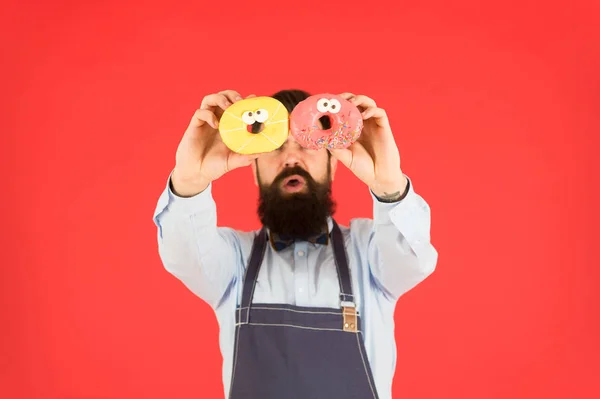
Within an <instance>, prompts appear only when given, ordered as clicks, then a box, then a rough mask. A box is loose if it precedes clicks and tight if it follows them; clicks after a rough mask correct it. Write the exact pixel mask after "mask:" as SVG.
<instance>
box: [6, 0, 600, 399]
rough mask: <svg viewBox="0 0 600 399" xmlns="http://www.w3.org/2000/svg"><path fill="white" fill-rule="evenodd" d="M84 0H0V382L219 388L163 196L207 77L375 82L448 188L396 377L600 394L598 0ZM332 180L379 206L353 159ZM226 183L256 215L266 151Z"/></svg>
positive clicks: (16, 392)
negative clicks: (257, 175)
mask: <svg viewBox="0 0 600 399" xmlns="http://www.w3.org/2000/svg"><path fill="white" fill-rule="evenodd" d="M87 3H88V2H67V1H58V2H56V1H55V2H50V1H48V2H42V1H37V2H34V1H27V2H23V1H9V2H3V3H2V12H0V22H1V24H0V26H1V29H2V35H1V37H2V38H1V39H0V40H2V52H3V56H2V58H3V60H2V62H1V64H0V68H1V69H2V76H3V79H2V80H3V82H2V87H3V89H2V95H1V96H0V105H1V108H0V122H1V125H0V132H1V140H2V141H1V143H0V164H1V166H2V167H1V168H0V177H1V180H2V186H3V189H2V193H3V194H2V196H1V202H0V205H1V207H0V209H1V210H2V215H1V222H0V223H1V228H0V242H1V246H2V257H1V259H2V268H1V270H2V276H1V280H0V281H1V283H0V284H1V286H0V288H1V289H0V299H1V304H2V314H1V316H2V319H1V320H2V322H1V324H2V328H1V333H0V334H1V336H0V338H1V340H0V350H1V353H2V354H1V355H0V378H1V381H0V396H1V397H3V398H36V399H37V398H40V399H42V398H43V399H52V398H129V399H131V398H144V399H150V398H167V397H169V398H195V397H203V398H208V397H210V398H213V397H221V395H222V388H221V369H220V367H221V359H220V354H219V351H218V342H217V332H218V331H217V323H216V320H215V318H214V317H213V314H212V312H211V310H210V309H209V308H208V306H207V305H205V304H204V303H203V302H201V301H200V300H199V299H197V298H195V297H194V296H193V295H192V294H191V293H189V292H188V291H187V290H186V289H185V288H184V287H183V285H181V284H180V283H179V282H178V281H176V280H175V279H174V278H173V277H171V276H170V275H168V274H167V273H166V272H165V271H164V270H163V268H162V265H161V263H160V260H159V257H158V253H157V248H156V236H155V234H156V232H155V228H154V225H153V223H152V214H153V211H154V207H155V204H156V200H157V199H158V196H159V194H160V192H161V190H162V189H163V187H164V184H165V181H166V178H167V175H168V173H169V172H170V169H171V167H172V166H173V162H174V156H175V149H176V146H177V143H178V140H179V139H180V137H181V134H182V133H183V130H184V128H185V127H186V125H187V123H188V122H189V119H190V117H191V116H192V114H193V112H194V109H195V108H196V107H197V106H198V105H199V103H200V101H201V99H202V97H203V96H204V95H205V94H208V93H211V92H214V91H218V90H222V89H230V88H232V89H236V90H238V91H240V92H242V93H243V94H244V95H247V94H251V93H254V94H259V95H260V94H270V93H272V92H274V91H276V90H279V89H282V88H290V87H298V88H303V89H307V90H310V91H312V92H319V91H333V92H338V93H339V92H343V91H353V92H355V93H362V94H366V95H368V96H370V97H372V98H374V99H375V100H376V101H377V102H378V104H379V105H380V106H382V107H383V108H385V109H386V110H387V111H388V114H389V116H390V118H391V124H392V127H393V129H394V134H395V136H396V138H397V142H398V145H399V147H400V150H401V155H402V165H403V168H404V170H405V172H406V173H407V174H408V175H409V176H411V177H412V179H413V180H414V184H415V188H416V190H417V191H418V192H419V193H420V194H421V195H423V196H424V198H425V199H426V200H427V201H428V202H429V204H430V205H431V209H432V240H433V242H434V244H435V246H436V248H437V249H438V251H439V254H440V257H439V263H438V268H437V271H436V272H435V273H434V274H433V275H432V276H431V277H430V278H429V279H427V280H426V281H425V282H424V283H422V284H421V285H419V286H418V287H417V288H415V289H414V290H413V291H411V292H409V293H408V294H407V295H406V296H405V297H403V298H402V299H401V300H400V302H399V304H398V308H397V313H396V322H397V332H396V337H397V339H398V367H397V371H396V378H395V380H394V393H395V396H396V397H398V398H460V399H467V398H509V397H510V398H534V397H536V398H537V397H540V398H542V397H543V398H547V399H550V398H561V399H564V398H592V397H600V389H599V385H600V382H598V381H599V380H598V373H599V372H600V367H599V360H598V358H599V355H600V311H599V307H600V306H599V305H600V294H599V288H600V287H599V277H600V273H599V271H598V260H597V252H595V251H593V250H592V248H597V246H598V239H599V238H600V236H599V234H598V230H597V227H596V226H597V225H598V221H599V220H598V219H599V218H598V210H597V204H598V201H599V200H600V196H599V190H598V182H599V181H600V179H598V164H597V162H596V161H597V154H596V152H597V150H598V148H599V147H600V146H599V145H598V144H599V143H598V141H599V140H598V135H599V133H600V112H599V110H600V79H599V76H600V55H599V54H600V51H599V48H600V44H599V40H598V37H600V31H599V28H598V20H599V15H600V13H599V6H598V4H599V3H598V2H597V1H595V0H591V1H587V2H583V1H561V3H563V4H558V3H557V2H554V3H553V4H554V5H543V6H538V5H537V4H543V2H535V1H531V0H526V1H522V0H520V1H505V2H500V3H498V5H490V3H489V2H480V1H474V0H473V1H465V0H458V1H457V0H455V1H448V2H442V1H431V0H430V1H417V2H404V1H402V2H390V3H389V4H386V5H384V4H379V2H374V1H367V2H363V3H357V4H356V5H350V3H349V2H340V3H339V4H336V3H335V2H326V3H323V4H322V5H321V6H318V7H317V6H314V5H312V4H311V2H309V1H305V2H301V3H298V5H297V6H295V5H293V3H294V2H292V1H280V2H275V1H268V2H254V3H248V4H242V2H240V3H239V4H235V3H232V2H214V3H211V4H207V2H203V1H188V2H185V3H187V4H184V3H183V2H175V1H171V2H164V4H158V3H156V2H154V3H152V2H148V1H146V2H139V3H135V4H134V3H133V2H124V1H108V2H107V1H105V2H104V4H103V5H100V2H97V3H98V5H88V4H87ZM89 3H91V2H89ZM342 3H344V4H342ZM301 6H302V7H305V8H299V7H301ZM296 7H298V8H296ZM334 191H335V196H336V199H337V200H338V202H339V213H338V215H337V219H338V221H340V222H341V223H344V224H346V223H347V222H348V220H349V219H350V218H352V217H365V216H368V217H370V216H371V202H370V197H369V195H368V192H367V189H366V188H365V187H363V186H362V185H361V183H360V182H359V181H358V180H357V179H356V178H354V177H353V176H351V175H350V174H349V173H348V172H347V170H346V169H345V168H344V167H341V168H340V170H339V174H338V176H337V179H336V181H335V185H334ZM214 193H215V197H216V200H217V201H218V205H219V222H220V223H221V224H223V225H230V226H234V227H236V228H240V229H251V228H256V227H257V226H258V222H257V219H256V216H255V213H254V212H255V206H256V202H255V199H256V190H255V187H254V185H253V182H252V179H251V175H250V169H249V168H248V169H242V170H238V171H235V172H233V173H231V174H229V175H227V176H226V177H224V178H223V179H222V180H220V181H218V182H217V183H216V184H215V187H214Z"/></svg>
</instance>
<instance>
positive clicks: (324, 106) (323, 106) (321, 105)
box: [317, 98, 330, 112]
mask: <svg viewBox="0 0 600 399" xmlns="http://www.w3.org/2000/svg"><path fill="white" fill-rule="evenodd" d="M329 103H330V101H329V100H328V99H326V98H321V99H320V100H319V101H317V109H318V110H319V112H327V111H329Z"/></svg>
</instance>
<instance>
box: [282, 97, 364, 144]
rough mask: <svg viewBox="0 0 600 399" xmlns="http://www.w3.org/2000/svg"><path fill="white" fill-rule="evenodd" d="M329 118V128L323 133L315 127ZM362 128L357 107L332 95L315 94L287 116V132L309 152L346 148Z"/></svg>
mask: <svg viewBox="0 0 600 399" xmlns="http://www.w3.org/2000/svg"><path fill="white" fill-rule="evenodd" d="M323 116H325V117H329V120H330V121H331V128H330V129H327V130H322V129H320V128H319V125H318V124H317V122H318V120H319V119H320V118H321V117H323ZM362 128H363V119H362V115H361V114H360V111H359V110H358V108H357V107H356V106H355V105H354V104H352V103H351V102H350V101H347V100H346V99H344V98H343V97H340V96H338V95H335V94H328V93H324V94H318V95H314V96H310V97H308V98H307V99H306V100H304V101H301V102H300V103H299V104H298V105H296V107H295V108H294V109H293V110H292V113H291V114H290V133H291V134H292V136H294V138H295V139H296V141H298V143H299V144H300V145H301V146H302V147H304V148H308V149H311V150H318V149H321V148H328V149H339V148H347V147H349V146H350V145H351V144H352V143H354V142H355V141H356V140H357V139H358V137H359V136H360V133H361V131H362Z"/></svg>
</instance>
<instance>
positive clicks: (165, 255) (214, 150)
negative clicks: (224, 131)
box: [153, 90, 258, 307]
mask: <svg viewBox="0 0 600 399" xmlns="http://www.w3.org/2000/svg"><path fill="white" fill-rule="evenodd" d="M241 99H242V97H241V96H240V95H239V93H237V92H235V91H232V90H227V91H223V92H220V93H216V94H211V95H208V96H206V97H204V99H203V100H202V104H201V106H200V108H199V109H198V110H196V112H195V113H194V116H193V117H192V119H191V121H190V124H189V126H188V128H187V129H186V131H185V133H184V135H183V138H182V139H181V142H180V143H179V146H178V148H177V153H176V157H175V161H176V164H175V168H174V169H173V172H172V173H171V175H170V176H169V179H168V183H167V186H166V187H165V188H164V190H163V192H162V194H161V196H160V198H159V200H158V204H157V206H156V210H155V212H154V218H153V220H154V222H155V224H156V227H157V236H158V250H159V254H160V257H161V260H162V262H163V265H164V267H165V268H166V270H168V271H169V272H170V273H172V274H173V275H174V276H175V277H177V278H178V279H179V280H181V281H182V282H183V283H184V284H185V285H186V286H187V287H188V288H189V289H190V290H191V291H192V292H194V293H195V294H196V295H198V296H199V297H201V298H202V299H204V300H205V301H206V302H207V303H209V304H210V305H211V306H213V307H217V306H218V305H219V302H220V301H221V298H222V297H223V294H224V293H225V292H226V291H227V288H228V287H229V286H230V284H232V283H233V282H235V278H236V276H239V275H242V273H241V271H240V270H239V268H240V267H243V263H242V262H241V261H240V259H239V258H240V257H241V249H240V234H241V233H240V232H237V231H235V230H233V229H231V228H226V227H218V226H217V210H216V204H215V201H214V200H213V197H212V195H211V188H212V182H213V181H215V180H217V179H218V178H219V177H221V176H222V175H224V174H225V173H227V172H228V171H231V170H234V169H236V168H239V167H243V166H248V165H250V163H251V162H252V161H253V160H254V159H256V158H257V157H258V155H241V154H236V153H233V152H231V151H230V150H229V149H228V148H227V147H226V146H225V144H224V143H223V141H222V140H221V137H220V135H219V132H218V130H217V129H218V121H219V118H220V116H221V115H222V114H223V111H224V110H225V109H226V108H227V107H229V106H230V105H231V104H232V103H234V102H237V101H239V100H241Z"/></svg>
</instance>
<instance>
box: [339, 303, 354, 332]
mask: <svg viewBox="0 0 600 399" xmlns="http://www.w3.org/2000/svg"><path fill="white" fill-rule="evenodd" d="M342 315H343V316H344V331H349V332H357V330H358V326H357V325H356V307H350V306H344V307H342Z"/></svg>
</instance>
